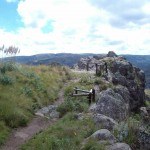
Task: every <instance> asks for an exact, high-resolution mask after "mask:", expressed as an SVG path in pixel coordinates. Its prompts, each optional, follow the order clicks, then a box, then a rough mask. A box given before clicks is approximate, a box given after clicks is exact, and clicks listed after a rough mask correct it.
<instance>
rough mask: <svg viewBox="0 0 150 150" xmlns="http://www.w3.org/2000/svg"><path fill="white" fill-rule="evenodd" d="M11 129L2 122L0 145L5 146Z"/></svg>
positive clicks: (0, 122)
mask: <svg viewBox="0 0 150 150" xmlns="http://www.w3.org/2000/svg"><path fill="white" fill-rule="evenodd" d="M9 131H10V130H9V128H8V127H6V125H5V123H4V122H3V121H0V145H2V144H4V142H5V140H6V139H7V137H8V135H9Z"/></svg>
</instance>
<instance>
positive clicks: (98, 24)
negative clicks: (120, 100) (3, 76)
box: [0, 0, 150, 55]
mask: <svg viewBox="0 0 150 150" xmlns="http://www.w3.org/2000/svg"><path fill="white" fill-rule="evenodd" d="M9 1H10V0H9ZM11 1H13V0H11ZM89 1H90V0H82V1H81V0H61V1H60V0H23V1H19V3H18V13H19V15H20V16H21V18H22V22H23V23H24V25H25V27H24V28H20V29H18V31H17V33H9V32H6V31H4V30H0V39H1V38H3V40H2V41H1V42H2V43H4V44H6V45H12V44H15V45H17V46H18V47H20V49H21V54H22V55H23V54H25V55H30V54H35V53H46V52H49V53H51V52H53V53H57V52H72V53H84V52H85V53H87V52H93V53H107V52H108V51H109V50H114V51H116V52H117V53H119V54H120V53H121V54H122V53H130V54H150V50H149V47H150V43H149V42H147V41H149V40H150V38H149V35H150V22H148V21H147V18H148V16H149V15H150V13H149V9H148V8H149V7H148V6H149V5H150V3H148V5H147V3H146V2H147V0H144V1H143V3H142V2H141V1H138V3H136V5H133V6H132V5H131V3H129V1H128V0H124V1H123V2H121V3H119V2H118V3H117V2H115V4H117V7H114V4H113V3H111V4H110V5H108V1H107V3H104V1H103V0H102V1H99V0H96V1H95V3H96V5H95V4H94V5H93V3H92V4H91V3H90V2H89ZM92 2H93V1H92ZM109 2H110V1H109ZM127 6H128V7H129V8H130V11H129V12H130V13H131V15H129V14H128V13H127V12H128V8H127ZM114 8H115V9H114ZM123 9H124V11H122V12H121V13H120V15H118V14H116V13H119V10H120V11H121V10H123ZM125 9H126V10H125ZM138 9H140V11H139V13H140V14H139V16H140V17H139V18H138V17H137V15H136V12H138ZM143 15H144V16H143ZM47 24H50V26H51V28H52V30H51V31H49V32H47V33H45V32H42V29H43V28H44V27H45V26H46V25H47ZM2 35H3V36H2ZM8 39H9V40H8ZM141 50H142V51H141Z"/></svg>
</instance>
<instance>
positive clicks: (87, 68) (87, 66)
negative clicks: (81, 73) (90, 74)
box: [86, 62, 89, 71]
mask: <svg viewBox="0 0 150 150" xmlns="http://www.w3.org/2000/svg"><path fill="white" fill-rule="evenodd" d="M86 70H87V71H89V62H87V65H86Z"/></svg>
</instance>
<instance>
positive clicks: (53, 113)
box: [49, 110, 59, 119]
mask: <svg viewBox="0 0 150 150" xmlns="http://www.w3.org/2000/svg"><path fill="white" fill-rule="evenodd" d="M49 118H51V119H53V118H59V112H57V111H56V110H54V111H52V112H51V113H50V114H49Z"/></svg>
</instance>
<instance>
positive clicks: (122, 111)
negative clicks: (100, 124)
mask: <svg viewBox="0 0 150 150" xmlns="http://www.w3.org/2000/svg"><path fill="white" fill-rule="evenodd" d="M91 110H92V111H93V112H94V113H98V114H103V115H106V116H108V117H110V118H113V119H115V120H119V121H121V120H124V119H125V118H126V117H127V116H128V112H129V110H128V107H126V104H125V100H124V99H123V98H122V96H121V95H120V94H118V93H115V92H114V91H113V90H112V89H107V90H106V91H102V92H101V93H100V94H99V98H98V101H97V103H96V105H95V106H94V107H93V109H91Z"/></svg>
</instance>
